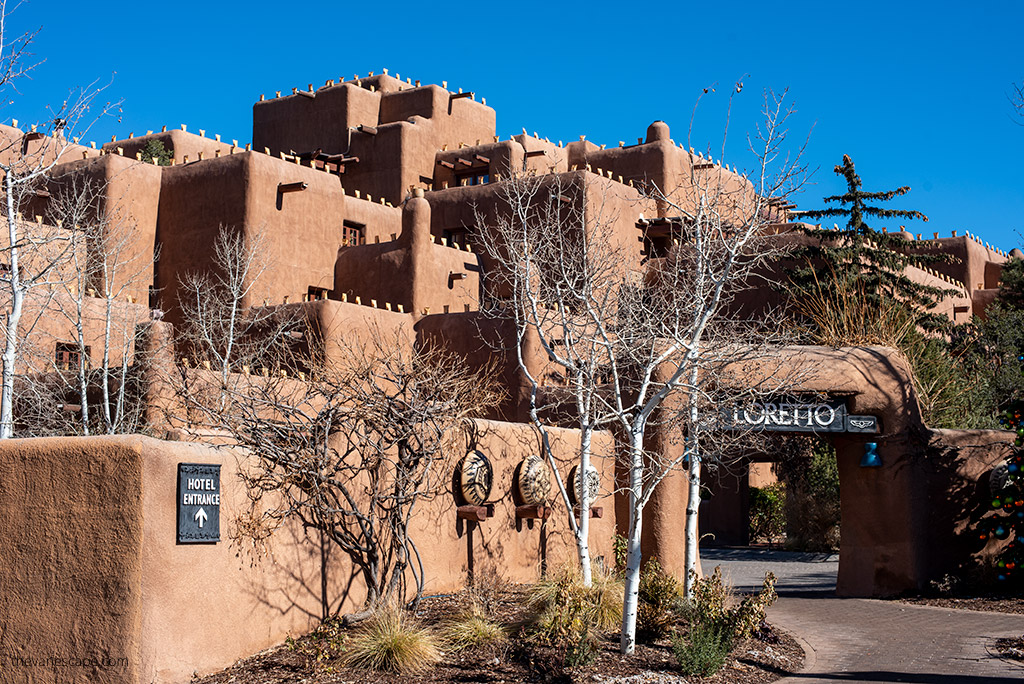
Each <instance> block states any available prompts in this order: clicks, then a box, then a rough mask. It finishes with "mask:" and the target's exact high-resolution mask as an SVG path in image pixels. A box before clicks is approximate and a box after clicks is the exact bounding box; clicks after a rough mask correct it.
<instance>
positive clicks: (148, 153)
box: [139, 139, 174, 166]
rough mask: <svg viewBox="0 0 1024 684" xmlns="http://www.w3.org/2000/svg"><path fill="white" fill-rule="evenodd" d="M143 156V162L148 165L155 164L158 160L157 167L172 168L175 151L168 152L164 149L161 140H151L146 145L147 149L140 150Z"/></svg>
mask: <svg viewBox="0 0 1024 684" xmlns="http://www.w3.org/2000/svg"><path fill="white" fill-rule="evenodd" d="M139 153H140V154H141V155H142V161H144V162H146V163H147V164H151V163H153V160H154V159H156V163H157V166H170V165H171V160H172V159H173V158H174V151H173V150H168V149H167V148H166V147H164V144H163V142H161V141H160V140H156V139H153V140H150V141H149V142H147V143H146V145H145V147H143V148H142V149H141V150H139Z"/></svg>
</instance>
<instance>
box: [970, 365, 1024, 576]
mask: <svg viewBox="0 0 1024 684" xmlns="http://www.w3.org/2000/svg"><path fill="white" fill-rule="evenodd" d="M1019 360H1020V361H1024V358H1021V359H1019ZM999 422H1000V423H1002V425H1003V426H1005V427H1006V428H1007V429H1010V430H1013V431H1014V432H1016V433H1017V438H1016V439H1015V440H1014V442H1013V444H1014V447H1015V448H1014V451H1013V453H1012V454H1010V456H1009V457H1008V458H1007V459H1006V461H1005V462H1004V463H1003V464H1002V465H1000V466H999V467H997V468H995V469H994V470H993V471H992V475H991V479H990V486H991V492H992V508H993V509H994V511H995V513H994V514H993V515H990V516H987V517H986V518H984V519H983V520H982V522H981V525H980V526H979V530H978V536H979V537H980V539H981V541H983V542H987V541H989V540H991V539H997V540H1005V539H1009V540H1010V541H1009V543H1007V544H1006V546H1004V547H1003V549H1002V550H1001V551H1000V552H999V555H998V556H997V557H996V567H997V568H998V571H999V575H998V577H999V580H1000V581H1008V580H1011V579H1015V580H1018V581H1019V580H1020V578H1021V577H1022V576H1024V575H1022V574H1021V566H1022V564H1024V401H1016V402H1013V403H1012V404H1010V405H1009V406H1008V407H1007V408H1006V409H1005V410H1004V411H1003V414H1002V416H1000V418H999Z"/></svg>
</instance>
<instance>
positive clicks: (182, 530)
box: [178, 463, 220, 544]
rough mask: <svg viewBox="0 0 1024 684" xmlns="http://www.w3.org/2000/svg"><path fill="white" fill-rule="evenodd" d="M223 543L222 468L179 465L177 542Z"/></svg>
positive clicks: (206, 465)
mask: <svg viewBox="0 0 1024 684" xmlns="http://www.w3.org/2000/svg"><path fill="white" fill-rule="evenodd" d="M219 541H220V466H219V465H212V464H208V463H179V464H178V543H179V544H209V543H215V542H219Z"/></svg>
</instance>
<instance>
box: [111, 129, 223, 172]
mask: <svg viewBox="0 0 1024 684" xmlns="http://www.w3.org/2000/svg"><path fill="white" fill-rule="evenodd" d="M166 128H167V127H166V126H165V127H164V130H162V131H158V132H156V133H152V132H149V133H146V134H145V135H137V136H134V137H131V138H125V139H123V140H112V141H110V142H108V143H104V145H103V151H104V152H106V154H108V155H111V156H122V155H123V156H124V157H125V158H127V159H130V160H132V161H136V160H137V158H138V154H139V153H140V152H141V151H142V150H143V148H145V147H146V145H148V144H149V143H150V142H151V141H154V140H156V141H159V142H161V143H163V146H164V149H165V150H167V151H168V152H170V153H171V159H172V164H185V163H188V162H194V161H199V160H200V159H201V158H206V159H211V158H214V157H217V156H221V155H229V154H234V153H236V152H241V151H242V150H243V148H242V147H240V146H239V145H238V143H237V141H232V142H231V143H228V142H224V141H221V140H219V138H220V136H219V135H218V136H216V137H214V138H207V137H206V132H205V131H203V133H202V134H201V135H196V134H195V133H189V132H188V131H187V130H185V127H184V126H182V128H181V130H175V129H172V130H169V131H168V130H166ZM140 161H142V163H143V164H150V165H151V164H152V163H153V160H152V159H142V160H140Z"/></svg>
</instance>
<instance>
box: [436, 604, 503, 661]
mask: <svg viewBox="0 0 1024 684" xmlns="http://www.w3.org/2000/svg"><path fill="white" fill-rule="evenodd" d="M506 640H508V634H507V633H506V632H505V628H504V627H502V626H501V625H499V624H498V623H497V622H494V621H493V620H491V619H490V618H488V616H487V613H486V611H485V610H484V608H483V607H482V606H481V605H480V604H479V603H476V602H473V603H472V605H470V607H469V609H468V610H466V611H465V612H464V613H463V614H462V615H460V616H459V617H457V618H455V619H454V620H453V621H451V622H449V623H448V624H447V625H445V626H444V628H443V629H442V631H441V642H442V643H443V644H444V646H445V648H446V649H448V650H450V651H461V650H464V649H467V648H481V647H484V646H493V645H496V644H501V643H504V642H505V641H506Z"/></svg>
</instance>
